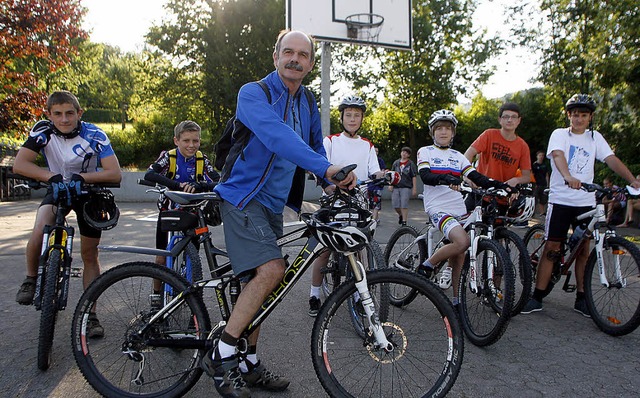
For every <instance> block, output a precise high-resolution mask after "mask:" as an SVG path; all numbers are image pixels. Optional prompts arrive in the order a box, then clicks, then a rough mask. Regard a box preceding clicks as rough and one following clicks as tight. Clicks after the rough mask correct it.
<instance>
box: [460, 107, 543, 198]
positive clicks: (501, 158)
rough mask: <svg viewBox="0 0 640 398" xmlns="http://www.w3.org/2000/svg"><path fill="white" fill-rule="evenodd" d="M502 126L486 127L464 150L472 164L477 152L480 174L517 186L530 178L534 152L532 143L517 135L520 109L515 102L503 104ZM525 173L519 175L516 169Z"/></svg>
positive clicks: (501, 108)
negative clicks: (529, 143)
mask: <svg viewBox="0 0 640 398" xmlns="http://www.w3.org/2000/svg"><path fill="white" fill-rule="evenodd" d="M498 121H499V123H500V126H501V127H502V128H500V129H487V130H485V131H484V132H483V133H482V134H480V136H479V137H478V138H476V140H475V141H474V142H473V143H472V144H471V146H470V147H469V148H468V149H467V151H466V152H465V153H464V156H465V157H466V158H467V159H469V161H470V162H472V163H473V160H474V158H475V157H476V155H479V161H478V165H477V167H476V169H477V170H478V172H479V173H481V174H484V175H486V176H487V177H489V178H493V179H494V180H498V181H502V182H506V183H507V184H509V185H511V186H512V187H515V186H516V185H517V184H526V183H528V182H529V181H530V180H531V154H530V152H529V145H527V143H526V142H525V141H524V140H523V139H522V138H521V137H519V136H518V135H517V134H516V128H517V127H518V125H519V124H520V108H519V107H518V105H517V104H515V103H513V102H507V103H505V104H503V105H502V106H501V107H500V111H499V119H498ZM518 169H520V170H521V172H522V174H521V175H520V176H518V175H517V174H516V172H517V170H518Z"/></svg>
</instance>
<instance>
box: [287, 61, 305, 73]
mask: <svg viewBox="0 0 640 398" xmlns="http://www.w3.org/2000/svg"><path fill="white" fill-rule="evenodd" d="M284 68H285V69H293V70H297V71H298V72H302V65H300V64H297V63H295V62H289V63H288V64H286V65H285V66H284Z"/></svg>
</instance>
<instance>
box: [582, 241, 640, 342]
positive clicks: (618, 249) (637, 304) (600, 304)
mask: <svg viewBox="0 0 640 398" xmlns="http://www.w3.org/2000/svg"><path fill="white" fill-rule="evenodd" d="M602 262H603V267H604V272H605V277H606V278H607V281H608V283H609V286H608V287H607V286H604V285H603V284H602V283H601V282H600V273H599V271H598V260H597V256H596V250H595V249H594V250H592V251H591V255H590V256H589V260H588V261H587V266H586V268H585V277H584V280H585V286H584V287H585V296H586V298H587V307H588V308H589V311H590V313H591V319H593V321H594V322H595V324H596V325H597V326H598V327H599V328H600V330H602V331H603V332H605V333H607V334H609V335H611V336H623V335H625V334H628V333H631V332H633V331H634V330H636V328H637V327H638V326H639V325H640V250H639V249H638V247H637V246H636V245H635V244H634V243H632V242H630V241H628V240H626V239H624V238H623V237H620V236H609V237H607V238H606V241H605V244H604V250H603V252H602Z"/></svg>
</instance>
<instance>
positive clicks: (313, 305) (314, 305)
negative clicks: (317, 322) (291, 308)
mask: <svg viewBox="0 0 640 398" xmlns="http://www.w3.org/2000/svg"><path fill="white" fill-rule="evenodd" d="M318 311H320V299H319V298H317V297H316V296H311V297H310V298H309V316H313V317H315V316H316V315H318Z"/></svg>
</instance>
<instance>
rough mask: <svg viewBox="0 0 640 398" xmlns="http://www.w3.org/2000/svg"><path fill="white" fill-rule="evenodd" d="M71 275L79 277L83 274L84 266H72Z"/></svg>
mask: <svg viewBox="0 0 640 398" xmlns="http://www.w3.org/2000/svg"><path fill="white" fill-rule="evenodd" d="M71 276H72V277H74V278H79V277H81V276H82V268H71Z"/></svg>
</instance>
